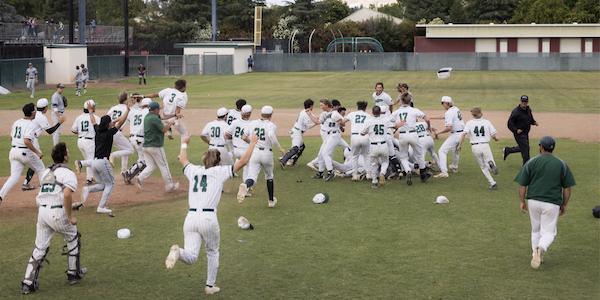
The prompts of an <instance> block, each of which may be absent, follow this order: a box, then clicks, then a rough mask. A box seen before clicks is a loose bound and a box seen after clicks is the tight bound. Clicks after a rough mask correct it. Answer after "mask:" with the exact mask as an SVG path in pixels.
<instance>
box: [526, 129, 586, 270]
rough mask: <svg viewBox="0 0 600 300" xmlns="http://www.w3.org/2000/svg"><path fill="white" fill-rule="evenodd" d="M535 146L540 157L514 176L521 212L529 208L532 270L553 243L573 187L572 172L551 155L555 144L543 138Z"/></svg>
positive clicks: (548, 137)
mask: <svg viewBox="0 0 600 300" xmlns="http://www.w3.org/2000/svg"><path fill="white" fill-rule="evenodd" d="M538 144H539V145H540V155H538V156H536V157H534V158H532V159H530V160H528V161H527V162H526V163H525V165H523V168H522V169H521V171H520V172H519V174H517V177H515V182H517V183H518V184H519V197H520V199H521V211H522V212H523V213H526V211H527V206H528V205H529V218H530V219H531V248H532V249H533V259H532V260H531V267H532V268H534V269H537V268H539V266H540V264H541V263H542V261H543V257H544V253H545V252H546V251H547V250H548V247H550V244H552V242H553V241H554V237H555V236H556V223H557V222H558V217H559V216H562V215H564V214H565V212H566V211H567V203H569V198H570V197H571V187H572V186H574V185H575V178H573V174H572V173H571V169H569V167H568V166H567V164H566V163H565V162H564V161H563V160H562V159H560V158H558V157H556V156H554V155H552V151H554V146H555V144H556V143H555V141H554V139H553V138H552V137H551V136H543V137H542V139H541V140H540V142H539V143H538ZM525 192H527V197H525ZM525 198H527V199H528V201H527V203H525Z"/></svg>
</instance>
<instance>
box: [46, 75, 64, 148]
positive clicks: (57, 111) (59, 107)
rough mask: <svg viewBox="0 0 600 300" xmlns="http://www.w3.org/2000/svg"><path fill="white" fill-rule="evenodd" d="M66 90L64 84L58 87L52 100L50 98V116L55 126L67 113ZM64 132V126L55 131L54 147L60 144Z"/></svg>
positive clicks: (53, 137)
mask: <svg viewBox="0 0 600 300" xmlns="http://www.w3.org/2000/svg"><path fill="white" fill-rule="evenodd" d="M64 89H65V86H64V85H63V84H62V83H59V84H57V85H56V92H55V93H54V94H52V98H50V103H51V105H52V113H51V114H50V118H51V119H52V122H54V125H55V126H56V124H57V123H58V121H59V119H60V117H61V116H62V115H63V113H64V112H65V102H64V101H63V97H62V93H63V91H64ZM61 132H62V126H59V127H58V128H57V129H56V131H54V135H53V136H52V142H54V146H56V144H58V141H59V139H60V133H61Z"/></svg>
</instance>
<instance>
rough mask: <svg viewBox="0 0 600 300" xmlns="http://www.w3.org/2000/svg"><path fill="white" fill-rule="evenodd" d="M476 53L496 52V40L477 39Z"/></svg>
mask: <svg viewBox="0 0 600 300" xmlns="http://www.w3.org/2000/svg"><path fill="white" fill-rule="evenodd" d="M475 52H496V39H476V40H475Z"/></svg>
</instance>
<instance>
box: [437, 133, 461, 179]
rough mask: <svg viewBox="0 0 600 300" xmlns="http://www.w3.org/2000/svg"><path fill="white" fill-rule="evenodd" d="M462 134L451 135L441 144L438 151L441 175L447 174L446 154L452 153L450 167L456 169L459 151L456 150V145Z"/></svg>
mask: <svg viewBox="0 0 600 300" xmlns="http://www.w3.org/2000/svg"><path fill="white" fill-rule="evenodd" d="M461 135H462V132H455V133H452V134H451V135H450V136H449V137H448V138H447V139H446V140H445V141H444V143H443V144H442V147H440V150H439V157H440V165H439V167H440V170H441V172H442V173H448V158H447V155H448V152H450V151H452V167H454V168H458V159H459V158H460V157H459V155H460V153H459V151H457V150H456V147H458V143H459V142H460V136H461Z"/></svg>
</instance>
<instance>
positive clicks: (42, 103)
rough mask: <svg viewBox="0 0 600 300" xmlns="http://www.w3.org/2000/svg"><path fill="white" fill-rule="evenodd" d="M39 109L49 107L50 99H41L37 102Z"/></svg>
mask: <svg viewBox="0 0 600 300" xmlns="http://www.w3.org/2000/svg"><path fill="white" fill-rule="evenodd" d="M36 106H37V108H42V107H46V106H48V99H46V98H41V99H40V100H38V101H37V105H36Z"/></svg>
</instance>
